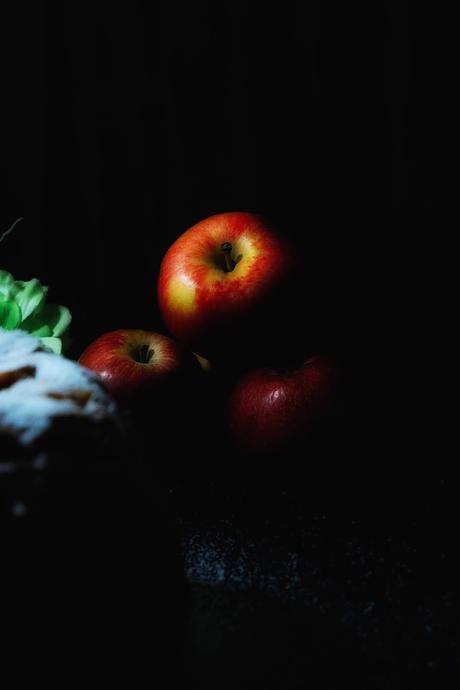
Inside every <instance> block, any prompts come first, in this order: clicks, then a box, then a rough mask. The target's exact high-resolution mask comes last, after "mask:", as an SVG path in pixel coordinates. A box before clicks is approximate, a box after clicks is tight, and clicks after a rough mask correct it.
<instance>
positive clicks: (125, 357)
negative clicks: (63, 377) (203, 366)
mask: <svg viewBox="0 0 460 690" xmlns="http://www.w3.org/2000/svg"><path fill="white" fill-rule="evenodd" d="M79 363H80V364H81V365H82V366H84V367H87V368H88V369H91V370H92V371H94V372H96V373H97V374H98V375H99V376H100V378H101V380H102V381H103V383H104V386H105V388H106V389H107V390H108V391H109V393H110V394H111V395H112V396H113V397H114V398H115V399H116V400H118V401H120V402H132V401H133V402H134V401H136V400H140V399H142V398H144V397H152V396H156V395H159V394H160V393H163V392H164V390H165V389H166V390H167V389H169V388H171V389H172V384H173V383H174V382H177V381H180V380H181V379H185V378H187V377H188V376H194V375H198V374H199V373H200V367H199V365H198V362H197V361H196V359H195V357H194V356H193V354H192V353H191V352H188V351H187V350H186V349H185V348H183V347H182V346H181V345H180V344H179V343H176V342H175V341H174V340H172V338H168V337H167V336H165V335H162V334H160V333H153V332H149V331H142V330H131V329H119V330H116V331H110V332H109V333H105V334H103V335H101V336H100V337H99V338H97V339H96V340H95V341H94V342H92V343H91V344H90V345H89V346H88V347H87V348H86V349H85V351H84V352H83V353H82V355H81V356H80V358H79Z"/></svg>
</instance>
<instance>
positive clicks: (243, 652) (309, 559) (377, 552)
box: [170, 476, 460, 690]
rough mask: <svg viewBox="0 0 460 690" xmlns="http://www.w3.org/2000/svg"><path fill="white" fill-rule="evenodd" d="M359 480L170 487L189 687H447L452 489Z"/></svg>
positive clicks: (455, 650)
mask: <svg viewBox="0 0 460 690" xmlns="http://www.w3.org/2000/svg"><path fill="white" fill-rule="evenodd" d="M419 479H420V478H419ZM368 480H369V477H367V478H363V482H364V484H363V483H362V484H361V485H358V484H357V483H356V481H350V482H349V484H348V485H346V484H345V485H344V484H342V486H341V487H338V486H336V489H335V491H333V492H331V491H330V490H328V487H329V488H330V486H331V481H330V480H329V481H328V482H326V479H325V478H324V477H323V480H322V483H320V482H319V480H318V482H319V483H318V486H317V487H316V488H315V487H314V488H313V490H311V491H310V492H308V491H307V490H306V489H305V485H300V486H299V485H297V486H294V485H293V484H292V483H291V485H289V484H288V483H284V485H283V482H282V481H281V482H277V481H263V480H260V481H252V482H249V483H248V484H245V483H244V482H234V483H233V484H232V485H231V484H229V483H228V482H224V483H222V482H219V481H217V482H214V483H213V482H206V481H204V482H197V483H196V484H195V486H191V485H190V483H182V485H181V484H176V486H174V487H172V488H171V489H170V498H171V505H172V506H173V510H174V511H175V513H176V516H177V519H178V521H179V524H180V529H181V534H182V551H183V557H184V562H185V570H186V575H187V578H188V580H189V582H190V584H191V589H192V616H191V626H190V631H189V637H188V668H189V672H190V673H191V675H192V677H193V687H198V688H199V687H203V688H208V687H213V688H214V687H219V688H227V687H228V688H246V687H247V688H250V687H251V688H283V690H289V689H290V688H303V687H309V683H312V682H313V681H314V682H313V685H312V687H315V688H316V687H325V688H328V689H329V690H331V688H335V687H342V686H343V685H342V683H343V682H344V681H345V679H346V680H347V681H352V682H353V684H354V687H363V688H364V687H366V688H392V689H395V688H396V689H397V688H400V687H401V688H402V687H404V688H407V687H420V686H422V687H425V686H428V687H431V686H433V687H438V688H439V687H457V686H458V679H459V678H460V653H459V641H460V640H459V631H458V624H457V622H458V612H459V601H458V599H459V597H458V581H459V580H458V566H457V558H456V552H457V550H458V540H457V537H456V534H457V525H458V520H457V517H458V508H457V505H456V501H455V486H454V485H453V483H452V482H448V481H446V480H445V479H441V478H439V477H433V476H425V477H423V478H422V479H420V481H418V482H417V481H414V480H413V479H411V478H410V477H407V476H406V478H405V481H404V482H401V483H400V485H399V487H398V489H397V490H395V489H394V488H393V491H391V487H392V486H393V487H394V483H392V482H388V483H387V485H386V487H384V490H382V493H380V494H377V493H376V492H369V491H368V492H367V493H366V492H365V491H364V488H365V486H364V485H366V487H367V488H369V486H368V484H367V482H368Z"/></svg>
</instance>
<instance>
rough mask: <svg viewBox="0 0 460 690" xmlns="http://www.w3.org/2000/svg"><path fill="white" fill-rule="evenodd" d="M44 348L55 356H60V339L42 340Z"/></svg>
mask: <svg viewBox="0 0 460 690" xmlns="http://www.w3.org/2000/svg"><path fill="white" fill-rule="evenodd" d="M42 343H43V345H44V347H45V348H46V349H47V350H49V351H50V352H54V354H55V355H60V354H62V342H61V339H60V338H42Z"/></svg>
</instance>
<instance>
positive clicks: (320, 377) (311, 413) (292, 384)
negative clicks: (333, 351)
mask: <svg viewBox="0 0 460 690" xmlns="http://www.w3.org/2000/svg"><path fill="white" fill-rule="evenodd" d="M337 384H338V372H337V368H336V365H335V363H334V362H333V361H332V360H331V359H330V358H328V357H321V356H316V357H311V358H309V359H307V360H306V361H305V362H304V363H303V365H301V366H300V367H298V368H296V369H293V370H290V371H286V372H283V371H279V370H277V369H274V368H270V367H264V368H261V369H255V370H252V371H250V372H248V373H247V374H246V375H244V376H243V378H242V379H241V380H240V381H239V382H238V383H237V384H236V386H235V387H234V389H233V390H232V392H231V394H230V398H229V404H228V428H229V434H230V439H231V440H232V442H233V444H234V445H235V446H236V447H237V448H238V449H239V450H240V451H243V452H246V453H255V454H269V453H276V452H280V451H283V450H286V449H293V448H294V449H295V448H296V447H299V444H302V443H303V442H304V441H305V439H306V438H307V437H308V436H309V435H310V434H311V433H312V432H314V431H316V430H317V429H318V428H319V427H320V425H321V423H322V422H323V421H324V420H326V419H327V418H328V417H329V416H330V415H331V413H332V412H333V410H334V407H335V404H336V399H337V387H338V386H337Z"/></svg>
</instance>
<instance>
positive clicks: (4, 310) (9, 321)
mask: <svg viewBox="0 0 460 690" xmlns="http://www.w3.org/2000/svg"><path fill="white" fill-rule="evenodd" d="M20 323H21V309H20V308H19V306H18V305H17V304H16V302H13V301H12V300H6V301H4V302H1V303H0V326H1V327H2V328H4V329H5V330H7V331H14V329H15V328H18V327H19V325H20Z"/></svg>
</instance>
